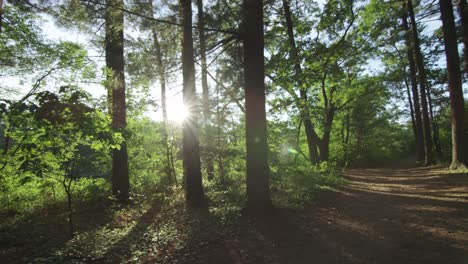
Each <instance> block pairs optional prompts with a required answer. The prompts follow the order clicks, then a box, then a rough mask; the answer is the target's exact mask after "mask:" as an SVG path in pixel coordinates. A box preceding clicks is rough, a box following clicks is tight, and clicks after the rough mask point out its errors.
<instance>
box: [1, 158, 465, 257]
mask: <svg viewBox="0 0 468 264" xmlns="http://www.w3.org/2000/svg"><path fill="white" fill-rule="evenodd" d="M344 177H345V179H346V180H345V183H344V184H343V185H342V186H340V187H339V188H338V190H336V191H328V192H325V193H323V194H322V195H320V197H319V200H318V201H317V203H316V204H314V205H311V206H308V207H306V208H302V209H284V208H277V209H275V211H274V213H273V215H269V216H265V217H258V218H251V217H250V218H249V217H246V216H242V215H239V214H237V216H236V217H234V218H233V219H231V220H229V219H224V220H222V221H221V220H220V218H216V217H215V216H214V215H216V214H215V213H213V212H212V211H210V213H206V212H192V213H190V212H187V211H186V210H185V209H184V207H183V204H182V205H180V203H179V204H177V203H174V204H173V205H170V203H171V201H169V205H168V204H167V201H166V202H164V203H163V202H158V200H156V201H155V202H153V203H152V206H149V207H146V208H142V205H141V204H134V205H133V207H130V208H127V209H121V210H118V211H115V210H113V211H112V212H113V215H109V214H108V213H105V210H104V209H103V208H104V207H103V208H95V209H94V211H92V212H87V213H85V214H83V215H80V214H77V218H78V219H77V220H76V222H77V228H76V229H77V231H79V234H78V235H77V236H76V237H75V238H74V239H71V240H70V239H68V238H66V232H64V230H66V228H65V227H60V226H58V225H57V224H56V223H55V222H53V221H52V220H51V219H52V218H51V217H49V218H48V219H49V221H48V222H49V223H45V224H44V230H42V231H38V230H37V227H38V224H31V225H30V226H27V225H21V226H20V227H21V228H22V229H23V230H7V231H5V230H3V231H2V230H0V236H4V237H3V238H0V263H200V264H201V263H203V264H205V263H206V264H209V263H233V264H238V263H239V264H240V263H252V264H253V263H255V264H261V263H340V264H341V263H392V264H393V263H441V264H451V263H457V264H458V263H460V264H464V263H468V176H467V175H466V174H464V175H462V174H449V173H448V172H447V170H446V169H444V168H439V167H431V168H415V169H348V170H346V171H345V172H344ZM160 197H164V195H161V196H160ZM160 199H163V198H160ZM163 204H164V206H162V205H163ZM105 206H108V205H105ZM236 210H237V209H236ZM237 212H238V213H239V210H237ZM32 221H34V220H32ZM61 221H62V222H63V219H62V220H61ZM32 223H33V222H32ZM90 223H94V225H90ZM223 223H224V224H223ZM80 225H81V227H80ZM31 226H33V227H31ZM54 230H55V231H54ZM57 230H58V231H61V232H60V234H61V235H59V234H58V231H57ZM18 234H24V237H20V236H19V235H18ZM39 236H40V237H41V238H37V237H39ZM60 236H61V238H60ZM52 238H53V239H52Z"/></svg>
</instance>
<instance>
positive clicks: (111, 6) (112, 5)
mask: <svg viewBox="0 0 468 264" xmlns="http://www.w3.org/2000/svg"><path fill="white" fill-rule="evenodd" d="M122 9H123V0H107V1H106V7H105V19H106V38H105V50H106V67H107V81H106V85H107V89H108V93H109V94H110V95H111V98H112V111H111V114H112V128H113V129H114V131H115V132H120V133H122V134H123V136H124V138H125V130H126V126H127V110H126V102H125V69H124V68H125V60H124V46H123V44H124V43H123V42H124V17H123V11H122ZM129 189H130V182H129V173H128V154H127V145H126V142H125V140H124V141H123V142H122V143H121V145H120V148H117V149H114V150H113V151H112V194H113V195H115V196H116V197H117V199H118V200H119V201H120V202H125V201H127V200H128V198H129Z"/></svg>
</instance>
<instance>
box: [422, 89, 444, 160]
mask: <svg viewBox="0 0 468 264" xmlns="http://www.w3.org/2000/svg"><path fill="white" fill-rule="evenodd" d="M426 92H427V99H428V103H429V115H430V116H429V117H430V119H431V121H430V122H431V125H432V141H433V142H434V148H435V152H436V154H437V156H438V157H439V159H441V160H442V159H443V154H442V147H441V146H440V141H439V137H438V135H439V132H438V131H437V124H436V122H435V118H434V110H433V107H432V106H433V105H432V96H431V89H429V87H427V91H426Z"/></svg>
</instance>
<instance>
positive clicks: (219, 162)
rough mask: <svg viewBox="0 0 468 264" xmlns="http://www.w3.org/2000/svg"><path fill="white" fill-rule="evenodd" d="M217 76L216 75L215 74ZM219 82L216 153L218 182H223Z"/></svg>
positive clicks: (218, 86) (217, 90)
mask: <svg viewBox="0 0 468 264" xmlns="http://www.w3.org/2000/svg"><path fill="white" fill-rule="evenodd" d="M216 77H218V76H216ZM220 87H221V84H220V83H216V123H217V124H216V128H217V134H218V135H217V148H216V149H217V151H216V152H217V155H218V173H219V182H220V183H221V184H222V185H224V184H225V171H224V164H223V155H222V149H221V109H220V106H219V97H220Z"/></svg>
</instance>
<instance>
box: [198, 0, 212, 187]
mask: <svg viewBox="0 0 468 264" xmlns="http://www.w3.org/2000/svg"><path fill="white" fill-rule="evenodd" d="M197 9H198V36H199V40H200V64H201V82H202V104H203V123H204V143H205V148H206V151H205V153H206V160H205V162H206V171H207V175H208V179H213V177H214V175H213V174H214V167H213V153H212V152H213V151H212V150H213V144H212V142H213V141H212V140H211V136H210V132H211V131H210V130H211V129H210V124H209V121H210V116H211V115H210V100H209V87H208V69H207V65H206V36H205V13H204V11H203V0H197Z"/></svg>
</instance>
